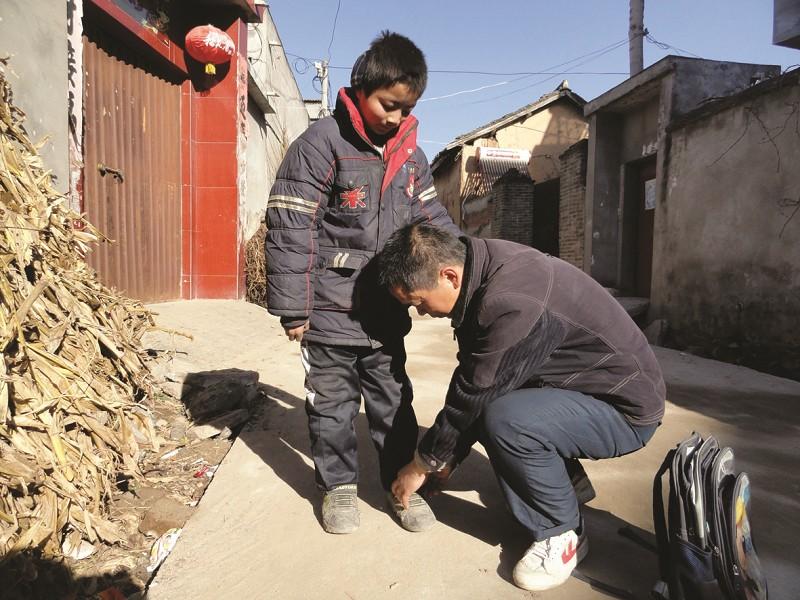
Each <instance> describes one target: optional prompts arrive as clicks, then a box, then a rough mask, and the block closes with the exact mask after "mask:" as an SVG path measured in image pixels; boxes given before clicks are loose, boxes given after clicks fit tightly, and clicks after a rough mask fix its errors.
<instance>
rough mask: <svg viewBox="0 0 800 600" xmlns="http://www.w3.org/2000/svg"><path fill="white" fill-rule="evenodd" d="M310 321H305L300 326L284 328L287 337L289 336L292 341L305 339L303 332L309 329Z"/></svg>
mask: <svg viewBox="0 0 800 600" xmlns="http://www.w3.org/2000/svg"><path fill="white" fill-rule="evenodd" d="M308 327H309V325H308V321H306V322H305V323H303V324H302V325H300V326H298V327H293V328H292V329H284V331H285V332H286V337H288V338H289V340H290V341H292V342H300V341H302V340H303V334H304V333H305V332H306V331H308Z"/></svg>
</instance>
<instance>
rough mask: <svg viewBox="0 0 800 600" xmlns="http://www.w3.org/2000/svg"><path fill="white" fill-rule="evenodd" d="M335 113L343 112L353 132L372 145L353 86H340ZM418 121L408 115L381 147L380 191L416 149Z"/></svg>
mask: <svg viewBox="0 0 800 600" xmlns="http://www.w3.org/2000/svg"><path fill="white" fill-rule="evenodd" d="M336 111H337V113H345V114H347V116H348V117H349V121H350V123H351V124H352V125H353V129H354V130H355V132H356V133H357V134H358V135H359V137H361V139H363V140H364V141H365V142H366V143H367V144H369V145H370V147H373V144H372V142H371V141H370V139H369V136H368V135H367V129H366V126H365V125H364V119H363V118H362V117H361V113H360V112H359V111H358V106H356V100H355V91H353V88H344V87H343V88H341V89H340V90H339V95H338V97H337V100H336ZM418 124H419V123H418V121H417V119H416V117H415V116H414V115H409V116H408V117H407V118H406V120H405V121H403V122H402V124H401V125H400V127H398V128H397V131H396V132H395V134H394V135H393V136H392V137H391V138H389V139H388V140H386V145H385V146H384V148H383V161H384V163H385V165H386V173H385V175H384V178H383V185H382V186H381V191H383V190H385V189H386V187H387V186H388V185H389V183H390V182H391V181H392V179H393V178H394V176H395V175H396V174H397V172H398V171H399V170H400V167H402V166H403V163H405V162H406V160H408V158H409V157H410V156H411V155H412V154H413V153H414V151H415V150H416V149H417V125H418Z"/></svg>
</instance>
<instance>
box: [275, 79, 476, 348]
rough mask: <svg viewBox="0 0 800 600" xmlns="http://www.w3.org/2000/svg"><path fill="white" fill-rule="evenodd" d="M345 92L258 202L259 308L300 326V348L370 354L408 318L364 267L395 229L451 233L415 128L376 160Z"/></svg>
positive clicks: (400, 331) (402, 329)
mask: <svg viewBox="0 0 800 600" xmlns="http://www.w3.org/2000/svg"><path fill="white" fill-rule="evenodd" d="M350 93H351V92H350V90H349V89H347V88H342V89H341V90H340V91H339V97H338V99H337V103H336V110H335V112H334V114H333V116H332V117H326V118H324V119H321V120H320V121H318V122H316V123H314V124H313V125H312V126H311V127H309V129H308V130H306V131H305V132H304V133H303V135H301V136H300V137H299V138H298V139H297V140H296V141H295V142H294V143H293V144H292V145H291V146H290V147H289V150H288V151H287V153H286V156H285V157H284V159H283V162H282V163H281V166H280V168H279V169H278V174H277V178H276V181H275V184H274V185H273V187H272V190H271V192H270V195H269V200H268V201H267V228H268V232H267V241H266V254H267V303H268V307H269V312H270V313H271V314H273V315H277V316H280V317H281V321H282V323H283V324H284V326H294V325H300V324H302V323H303V322H305V320H307V319H310V330H309V331H308V332H307V333H306V334H305V339H307V340H309V341H312V342H322V343H326V344H331V345H350V346H369V345H371V346H377V345H380V344H383V343H386V342H387V341H390V340H392V339H397V338H399V337H402V336H403V335H405V334H406V333H407V332H408V329H409V328H410V320H409V317H408V311H407V309H406V308H405V307H403V306H401V305H400V304H399V303H398V302H396V301H395V300H394V299H393V298H392V297H391V296H390V295H389V294H388V292H386V291H385V290H381V289H380V288H379V287H378V286H377V283H376V276H375V273H374V272H373V267H374V262H375V261H372V258H373V257H374V256H375V254H376V253H377V252H379V251H380V250H381V249H382V248H383V245H384V244H385V243H386V240H387V239H388V237H389V236H390V235H391V234H392V233H393V232H394V231H396V230H397V229H399V228H401V227H403V226H404V225H408V224H410V223H415V222H420V221H427V222H430V223H432V224H434V225H439V226H442V227H444V228H447V229H449V230H450V231H452V232H453V233H455V234H456V235H459V234H460V232H459V230H458V228H457V227H456V226H455V225H454V224H453V222H452V220H451V219H450V217H449V216H448V215H447V212H446V211H445V210H444V208H443V207H442V205H441V204H440V203H439V202H438V200H437V195H436V189H435V188H434V187H433V176H432V175H431V172H430V167H429V166H428V161H427V159H426V158H425V154H424V153H423V152H422V150H421V149H420V148H418V147H417V120H416V119H415V118H414V117H413V116H409V117H408V118H407V119H405V121H403V123H402V124H401V125H400V127H399V128H398V130H397V132H396V133H395V135H394V136H393V137H392V138H391V139H389V140H388V141H387V142H386V145H385V146H384V148H383V154H382V155H381V152H380V151H378V149H376V148H375V147H374V146H373V145H372V144H371V143H370V141H369V138H368V136H367V133H366V130H365V127H364V123H363V120H362V118H361V114H360V113H359V112H358V109H357V107H356V105H355V102H354V101H353V99H352V97H351V95H350Z"/></svg>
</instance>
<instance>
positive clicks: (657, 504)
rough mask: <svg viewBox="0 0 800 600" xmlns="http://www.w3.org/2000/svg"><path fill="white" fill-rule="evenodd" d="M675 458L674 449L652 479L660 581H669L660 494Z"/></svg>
mask: <svg viewBox="0 0 800 600" xmlns="http://www.w3.org/2000/svg"><path fill="white" fill-rule="evenodd" d="M674 457H675V449H672V450H670V451H669V452H667V456H666V457H665V458H664V462H663V463H661V466H660V467H659V468H658V472H657V473H656V476H655V477H654V478H653V526H654V527H655V531H656V546H657V548H658V570H659V573H661V579H662V581H665V582H666V581H669V580H670V575H669V562H670V554H669V533H668V531H667V511H666V510H664V496H663V494H662V482H661V480H662V478H663V477H664V474H665V473H666V472H667V471H669V470H670V468H671V466H672V461H673V459H674Z"/></svg>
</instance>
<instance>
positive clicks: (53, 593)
mask: <svg viewBox="0 0 800 600" xmlns="http://www.w3.org/2000/svg"><path fill="white" fill-rule="evenodd" d="M0 582H2V585H0V600H79V599H85V598H101V597H102V598H103V599H104V600H105V599H109V600H116V599H118V598H133V597H137V598H138V597H139V593H140V592H141V591H142V590H141V588H140V587H139V586H138V585H137V584H136V583H135V582H134V581H133V579H132V578H131V577H130V575H129V574H128V573H127V572H126V571H125V570H119V571H116V572H115V573H113V574H110V575H106V576H104V577H77V576H75V574H74V573H73V571H72V569H71V568H70V567H69V565H68V564H67V563H66V562H65V561H63V560H52V559H47V558H43V557H41V556H39V555H38V553H36V552H24V553H21V554H19V555H17V556H14V557H12V558H8V559H6V560H4V562H2V563H0ZM101 593H105V594H106V595H103V596H101ZM112 594H121V596H120V595H112Z"/></svg>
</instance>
